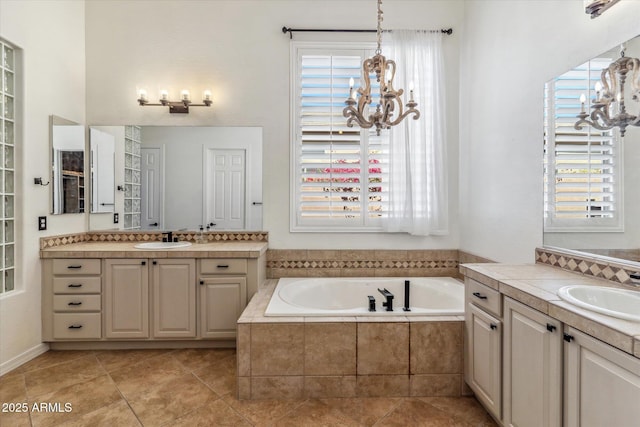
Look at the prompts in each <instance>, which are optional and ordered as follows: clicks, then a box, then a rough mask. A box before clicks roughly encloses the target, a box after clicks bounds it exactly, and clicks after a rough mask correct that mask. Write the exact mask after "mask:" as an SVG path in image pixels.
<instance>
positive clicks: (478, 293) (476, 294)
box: [473, 292, 487, 299]
mask: <svg viewBox="0 0 640 427" xmlns="http://www.w3.org/2000/svg"><path fill="white" fill-rule="evenodd" d="M473 296H474V297H476V298H480V299H487V297H486V295H482V294H481V293H480V292H474V293H473Z"/></svg>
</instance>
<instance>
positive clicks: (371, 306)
mask: <svg viewBox="0 0 640 427" xmlns="http://www.w3.org/2000/svg"><path fill="white" fill-rule="evenodd" d="M367 298H369V311H376V299H375V298H374V297H372V296H371V295H368V296H367Z"/></svg>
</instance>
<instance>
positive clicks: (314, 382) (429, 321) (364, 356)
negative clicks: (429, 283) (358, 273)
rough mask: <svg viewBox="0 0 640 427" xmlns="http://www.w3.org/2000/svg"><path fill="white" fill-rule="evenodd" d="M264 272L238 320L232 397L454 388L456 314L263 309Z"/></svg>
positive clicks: (461, 387)
mask: <svg viewBox="0 0 640 427" xmlns="http://www.w3.org/2000/svg"><path fill="white" fill-rule="evenodd" d="M276 284H277V281H276V280H268V281H267V282H265V284H264V285H263V286H262V287H261V288H260V290H259V291H258V293H257V294H256V295H255V296H254V298H253V299H252V300H251V302H250V303H249V305H248V306H247V308H246V309H245V311H244V313H243V314H242V316H241V317H240V319H239V320H238V339H237V343H236V345H237V357H238V371H237V374H238V389H237V391H238V397H239V398H240V399H274V398H278V399H298V398H309V397H313V398H332V397H373V396H385V397H392V396H461V395H463V394H465V393H467V388H466V386H465V384H464V381H463V352H462V350H463V349H462V346H463V323H464V317H463V316H438V317H436V316H434V317H422V316H420V317H418V316H416V317H405V316H394V317H385V318H380V317H368V316H367V317H358V318H356V317H322V318H318V317H265V316H264V310H265V308H266V306H267V304H268V302H269V299H270V298H271V294H272V293H273V291H274V289H275V286H276Z"/></svg>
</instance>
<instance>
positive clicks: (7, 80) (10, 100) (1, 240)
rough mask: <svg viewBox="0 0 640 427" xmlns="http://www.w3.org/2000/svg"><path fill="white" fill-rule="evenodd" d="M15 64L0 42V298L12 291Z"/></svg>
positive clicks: (8, 46)
mask: <svg viewBox="0 0 640 427" xmlns="http://www.w3.org/2000/svg"><path fill="white" fill-rule="evenodd" d="M16 62H17V61H16V52H15V49H14V47H13V46H11V44H9V43H8V42H6V41H5V40H3V39H1V38H0V159H1V160H0V197H1V198H2V206H1V207H0V276H1V277H0V294H4V293H6V292H11V291H13V290H14V289H15V252H16V251H15V214H16V212H15V211H16V210H15V173H16V170H15V142H16V137H15V135H16V111H17V108H16V102H17V101H16V87H17V85H16V81H17V76H16V66H15V65H16Z"/></svg>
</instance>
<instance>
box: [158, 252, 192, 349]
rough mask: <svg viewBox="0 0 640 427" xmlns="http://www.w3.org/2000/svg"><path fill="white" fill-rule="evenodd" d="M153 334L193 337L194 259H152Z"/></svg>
mask: <svg viewBox="0 0 640 427" xmlns="http://www.w3.org/2000/svg"><path fill="white" fill-rule="evenodd" d="M151 271H152V280H151V283H152V286H151V289H152V301H153V305H152V307H151V312H152V313H153V336H154V337H155V338H195V336H196V276H195V274H196V273H195V272H196V262H195V260H193V259H178V258H176V259H160V260H154V261H153V262H152V270H151Z"/></svg>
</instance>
